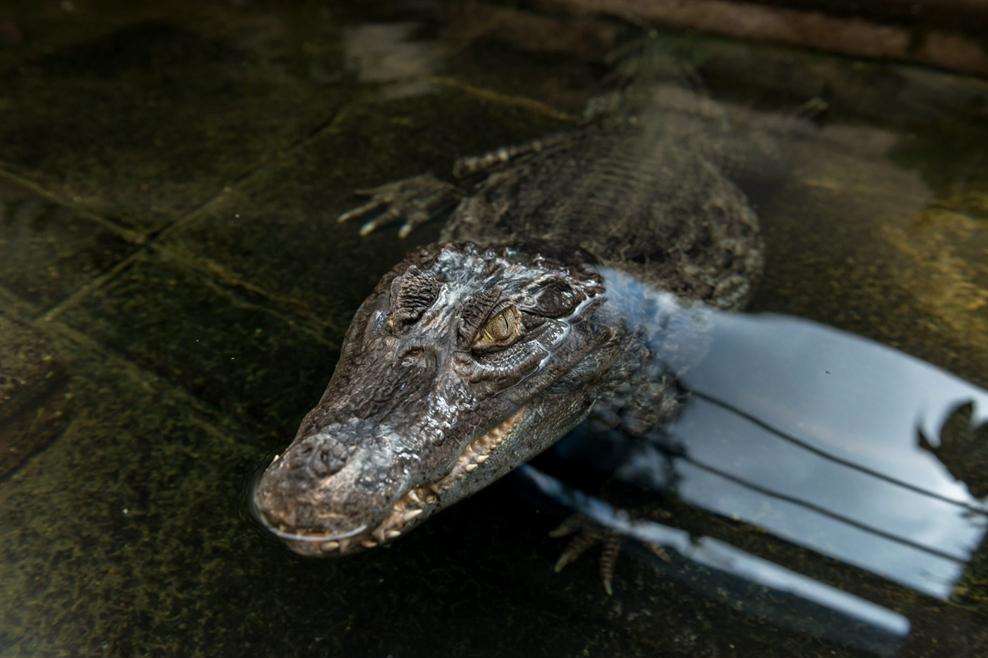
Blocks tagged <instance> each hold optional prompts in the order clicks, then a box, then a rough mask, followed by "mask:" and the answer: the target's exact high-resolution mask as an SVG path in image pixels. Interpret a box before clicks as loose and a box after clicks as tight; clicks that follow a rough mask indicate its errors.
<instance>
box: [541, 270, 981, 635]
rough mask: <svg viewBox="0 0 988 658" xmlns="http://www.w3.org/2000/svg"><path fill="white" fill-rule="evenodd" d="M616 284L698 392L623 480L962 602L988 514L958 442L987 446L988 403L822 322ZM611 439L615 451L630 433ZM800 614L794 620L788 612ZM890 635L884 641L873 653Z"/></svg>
mask: <svg viewBox="0 0 988 658" xmlns="http://www.w3.org/2000/svg"><path fill="white" fill-rule="evenodd" d="M604 276H605V279H606V281H607V284H608V290H609V293H610V295H611V299H612V302H613V303H615V304H617V305H618V306H619V307H621V308H622V311H623V312H624V313H625V315H626V317H628V318H629V319H630V320H631V322H633V323H635V324H638V325H640V326H643V327H646V330H645V331H646V333H647V334H649V341H650V343H651V344H652V346H653V347H654V352H655V358H656V360H657V362H658V363H657V365H656V368H657V369H660V370H664V369H671V370H673V371H675V372H676V373H677V374H678V375H679V378H680V380H681V381H682V382H683V384H684V385H685V386H686V387H687V388H688V389H689V390H690V391H691V396H690V399H689V401H688V402H687V403H686V404H685V406H684V408H683V410H682V413H681V414H680V415H679V416H678V418H677V419H676V420H675V422H673V423H672V424H671V425H669V426H666V427H664V428H661V429H658V430H653V431H652V432H651V433H649V434H648V435H647V437H646V440H645V441H642V440H641V438H640V437H635V438H632V437H625V439H626V440H627V441H628V442H629V444H630V445H631V448H630V449H629V450H628V452H627V455H628V456H627V457H626V459H625V460H624V463H622V464H621V465H620V466H619V467H618V468H617V469H616V475H617V477H618V478H619V479H623V480H626V481H629V482H634V483H636V484H638V485H644V486H646V487H648V488H651V489H653V490H666V491H672V492H674V493H675V494H676V495H677V496H678V497H679V498H680V499H681V500H683V501H684V502H687V503H689V504H691V505H695V506H697V507H700V508H703V509H705V510H708V511H711V512H714V513H716V514H720V515H723V516H726V517H729V518H731V519H734V520H737V521H742V522H745V523H748V524H751V525H753V526H756V527H758V528H761V529H762V530H764V531H766V532H768V533H771V534H772V535H775V536H776V537H778V538H781V539H784V540H786V541H789V542H792V543H794V544H797V545H799V546H802V547H805V548H807V549H810V550H812V551H815V552H817V553H819V554H822V555H825V556H827V557H830V558H833V559H836V560H839V561H841V562H843V563H846V564H850V565H853V566H855V567H859V568H861V569H864V570H866V571H869V572H871V573H874V574H876V575H878V576H881V577H883V578H886V579H888V580H891V581H893V582H896V583H898V584H901V585H904V586H907V587H909V588H912V589H914V590H916V591H919V592H922V593H924V594H927V595H930V596H934V597H937V598H940V599H947V598H948V597H949V595H950V593H951V591H952V588H953V586H954V585H955V583H956V582H957V581H958V579H959V578H960V576H961V575H962V574H963V573H964V570H965V567H966V566H967V565H968V562H969V561H970V559H971V558H972V556H973V555H974V553H975V551H976V550H977V548H978V546H979V544H980V543H981V541H982V539H983V538H984V535H985V532H986V529H988V505H986V501H984V500H979V499H977V498H975V497H974V496H973V495H972V494H971V493H970V492H971V491H978V490H979V489H978V487H979V486H981V485H980V484H979V483H976V482H974V481H972V482H968V483H965V482H964V481H961V480H959V479H957V477H955V476H956V475H957V474H959V473H962V472H963V473H967V474H970V475H969V476H968V477H969V478H971V479H976V478H978V477H979V476H980V477H984V475H983V474H982V473H980V472H978V471H977V470H971V469H970V468H965V464H966V461H970V460H969V459H968V460H965V456H966V455H965V454H964V452H963V451H962V450H958V449H957V448H956V447H954V448H953V449H952V450H949V451H948V450H946V449H945V448H947V447H949V446H948V444H947V443H946V442H947V441H956V440H955V439H951V438H950V437H951V436H953V435H954V434H957V433H959V434H960V435H961V436H963V437H967V438H968V439H969V440H968V442H967V443H957V444H956V445H961V446H965V445H969V446H973V440H975V439H976V438H977V436H978V435H980V433H981V430H983V429H984V428H983V427H982V428H981V430H978V429H976V427H977V425H978V424H980V423H983V422H984V419H985V415H986V414H988V392H986V391H984V390H983V389H981V388H978V387H976V386H974V385H972V384H969V383H967V382H965V381H963V380H961V379H959V378H957V377H955V376H953V375H951V374H949V373H947V372H944V371H943V370H940V369H938V368H935V367H933V366H931V365H930V364H928V363H925V362H923V361H921V360H919V359H916V358H913V357H911V356H908V355H906V354H903V353H901V352H898V351H896V350H894V349H891V348H888V347H885V346H882V345H880V344H878V343H874V342H872V341H869V340H866V339H863V338H860V337H858V336H854V335H852V334H848V333H846V332H842V331H838V330H835V329H831V328H828V327H825V326H822V325H819V324H816V323H813V322H809V321H806V320H801V319H797V318H792V317H785V316H779V315H771V314H761V315H743V314H731V313H725V312H720V311H715V310H712V309H708V308H701V307H696V306H682V305H679V304H678V303H677V302H676V301H675V299H674V298H673V297H672V296H671V295H668V294H667V293H661V292H657V291H653V290H648V289H646V288H645V287H644V286H643V285H642V284H640V283H639V282H637V281H635V280H634V279H632V278H631V277H629V276H628V275H626V274H623V273H621V272H617V271H613V270H605V271H604ZM698 336H699V337H700V339H699V340H697V339H696V338H697V337H698ZM691 337H692V339H691ZM948 428H952V429H953V434H952V433H950V432H947V429H948ZM584 429H586V428H584ZM607 432H608V434H609V435H610V438H612V439H613V438H614V435H615V434H616V433H617V430H607ZM931 437H939V439H934V438H931ZM971 437H973V439H972V438H971ZM584 438H586V437H584ZM942 442H943V443H942ZM592 443H593V441H592V440H590V441H588V442H587V444H588V445H592ZM941 448H943V449H941ZM590 449H591V450H593V448H592V447H591V448H590ZM561 450H562V451H564V452H565V451H574V450H579V447H575V448H574V447H573V446H572V445H570V446H568V447H567V446H566V445H564V446H563V447H562V448H561ZM937 455H940V456H941V457H942V458H943V459H947V457H946V455H950V456H951V459H952V461H951V462H949V463H946V464H945V463H942V462H941V461H940V460H939V459H938V458H937ZM525 472H526V474H527V475H528V477H529V478H530V479H532V480H533V481H534V482H535V483H536V484H537V485H538V486H539V488H540V489H541V490H542V491H543V492H545V493H548V494H550V495H551V496H553V497H554V498H557V499H561V500H563V501H564V502H567V503H568V504H570V505H572V506H574V507H575V508H576V509H578V510H579V511H581V512H582V513H584V514H586V515H587V516H590V517H591V518H593V519H595V520H597V521H598V522H600V523H602V524H604V525H607V526H609V527H611V528H613V529H615V530H616V531H618V532H620V533H623V534H627V535H630V536H633V537H635V538H637V539H640V540H643V541H651V542H656V543H659V544H662V545H665V546H669V547H672V548H675V549H676V550H677V551H678V552H679V553H680V555H681V556H682V557H683V558H686V559H687V560H690V561H692V562H694V563H698V564H700V565H704V566H705V567H708V568H713V569H716V570H719V571H721V572H724V573H726V574H729V575H730V577H731V578H740V579H742V580H747V581H751V582H753V583H757V584H760V585H763V586H766V587H769V588H770V589H773V590H777V591H778V592H780V593H783V594H784V596H785V597H792V596H795V597H798V598H801V599H804V600H805V601H806V602H809V603H812V604H814V605H817V606H822V607H824V608H827V609H829V610H830V611H831V612H835V613H838V614H840V615H844V616H849V617H852V618H854V619H857V620H858V622H859V623H863V624H866V625H867V626H868V627H869V628H870V629H871V630H870V631H869V633H870V634H871V635H868V634H865V635H860V634H859V637H858V639H857V640H855V643H856V644H858V645H859V646H861V647H862V648H869V649H872V650H877V648H879V647H881V648H882V650H883V651H885V650H887V649H888V647H889V646H892V645H889V643H888V642H887V639H888V638H887V636H902V635H904V634H905V633H906V632H907V631H908V623H907V622H906V620H905V619H904V618H902V617H900V616H899V615H897V614H894V613H892V612H890V611H887V610H885V609H883V608H880V607H878V606H875V605H873V604H871V603H869V602H866V601H864V600H861V599H859V598H857V597H854V596H851V595H848V594H845V593H843V592H839V591H837V590H834V589H833V588H830V587H829V586H826V585H823V584H821V583H818V582H815V581H813V580H812V579H808V578H806V577H805V576H801V575H799V574H796V573H794V572H792V571H790V570H789V569H786V568H783V567H781V566H779V565H777V564H772V563H770V562H766V561H764V560H761V559H760V558H755V557H753V556H751V555H748V554H746V553H744V552H743V551H739V550H738V549H736V548H733V547H731V546H727V545H725V544H723V543H722V542H719V541H717V540H713V539H711V538H707V537H701V538H699V539H698V540H695V541H694V540H691V539H690V538H689V537H688V535H687V533H685V532H684V531H681V530H676V529H672V528H668V527H665V526H662V525H660V524H656V523H652V522H647V521H639V520H635V521H631V520H629V518H628V515H627V514H626V513H623V512H619V511H615V510H614V509H613V508H611V507H610V506H609V505H607V504H606V503H603V502H602V501H600V500H596V499H593V498H589V497H587V496H586V495H583V494H581V493H580V492H576V491H573V490H569V489H567V488H566V487H565V486H564V485H563V484H561V483H560V482H558V481H555V480H553V479H552V478H550V477H549V476H547V475H546V474H544V473H540V472H539V471H537V470H535V469H533V468H528V469H527V470H526V471H525ZM694 567H695V565H694ZM692 582H696V581H695V579H693V580H692ZM783 594H780V595H783ZM785 607H786V605H785V604H783V603H779V606H778V608H779V609H778V610H777V611H776V612H777V613H778V614H781V613H782V610H783V609H784V608H785ZM778 614H776V615H775V616H778ZM804 630H805V629H804ZM876 633H877V636H875V637H878V636H881V637H885V638H886V639H884V640H881V641H877V642H876V643H872V642H871V641H870V640H867V641H866V640H863V639H861V638H863V637H865V636H868V637H871V636H873V635H875V634H876ZM861 642H863V644H860V643H861Z"/></svg>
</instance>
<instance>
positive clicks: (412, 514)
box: [402, 508, 424, 522]
mask: <svg viewBox="0 0 988 658" xmlns="http://www.w3.org/2000/svg"><path fill="white" fill-rule="evenodd" d="M423 511H424V510H422V509H421V508H420V509H410V510H408V511H407V512H405V515H404V516H403V517H402V518H403V519H404V520H405V521H406V522H407V521H411V520H412V519H414V518H415V517H416V516H418V515H419V514H421V513H422V512H423Z"/></svg>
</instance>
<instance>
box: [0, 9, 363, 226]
mask: <svg viewBox="0 0 988 658" xmlns="http://www.w3.org/2000/svg"><path fill="white" fill-rule="evenodd" d="M188 9H189V10H188V11H185V12H171V13H168V12H162V11H157V10H156V9H155V7H154V6H147V7H145V8H143V9H139V8H130V9H126V10H123V11H121V12H120V13H121V15H120V16H116V17H115V20H113V21H110V20H108V19H105V18H102V17H101V13H100V9H99V8H97V7H93V6H91V5H90V4H89V3H85V4H80V6H79V7H78V8H77V11H75V12H74V13H72V15H70V16H65V17H61V18H51V17H48V18H45V17H42V18H38V19H36V21H34V19H24V25H23V26H22V27H20V28H19V29H20V30H21V32H22V33H23V35H22V38H21V40H20V41H19V42H18V43H16V44H14V45H13V46H12V47H11V50H13V51H14V52H13V53H10V54H6V57H5V58H0V165H2V166H4V167H7V168H10V169H12V170H15V171H16V172H18V173H19V174H20V175H23V176H25V177H27V178H29V179H31V180H32V181H34V182H36V183H38V184H40V185H42V186H44V187H45V188H46V189H49V190H51V191H53V192H55V193H57V194H59V195H61V196H63V197H65V198H67V199H71V200H72V201H73V202H74V203H78V204H80V205H82V206H84V207H85V208H87V209H89V210H91V211H93V212H96V213H98V214H100V215H102V216H105V217H108V218H111V219H113V220H114V221H117V222H119V223H120V224H122V225H125V226H128V227H134V228H138V229H140V230H142V231H146V232H151V231H153V230H155V229H157V228H160V227H161V226H164V225H166V224H168V223H169V222H170V221H173V220H174V218H175V217H177V216H179V215H182V214H184V213H187V212H189V211H190V210H192V209H193V208H196V207H198V206H199V205H201V204H202V203H204V202H205V201H207V200H208V199H210V198H212V197H213V196H215V195H216V194H217V193H218V192H219V191H220V190H221V189H222V188H223V186H224V185H226V184H228V183H230V182H232V181H234V180H235V179H236V178H237V177H238V176H241V175H243V174H244V173H245V172H248V171H250V170H252V169H253V168H254V167H256V166H257V165H258V163H259V162H261V161H263V160H264V159H265V158H267V157H270V156H271V155H273V153H274V152H276V151H277V150H278V149H282V148H285V147H287V146H289V145H291V144H293V143H295V142H296V141H299V140H301V139H303V138H305V137H306V136H307V135H309V134H310V133H311V131H313V130H314V129H315V128H317V127H318V126H319V125H321V124H323V123H324V122H325V121H327V120H328V119H329V118H330V117H332V116H333V114H334V113H335V112H336V110H337V108H338V107H339V106H340V105H341V104H342V103H343V102H344V100H345V99H346V97H347V93H346V92H345V91H344V89H345V88H346V84H344V83H345V78H346V76H345V75H343V74H342V68H341V64H342V60H341V53H340V49H339V39H338V37H337V30H338V24H337V23H336V21H335V20H334V18H333V16H332V15H331V14H330V13H329V11H328V10H325V9H323V10H318V11H316V12H315V13H314V14H311V13H310V15H308V16H306V15H304V14H303V15H300V14H295V13H293V12H292V11H285V12H282V13H276V12H268V11H266V10H265V9H264V8H262V7H255V6H254V5H250V6H246V5H244V6H238V5H236V4H234V3H225V4H222V5H216V6H202V7H192V6H190V7H189V8H188ZM32 21H34V22H32ZM66 22H71V23H72V24H73V25H74V30H73V29H71V28H68V27H66V26H65V25H64V23H66ZM49 25H52V27H51V28H50V29H51V30H52V31H54V32H55V33H56V34H57V35H58V36H57V37H49V36H47V35H46V31H47V30H48V29H49V27H48V26H49ZM4 62H6V66H3V63H4Z"/></svg>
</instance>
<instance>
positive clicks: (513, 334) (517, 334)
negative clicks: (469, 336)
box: [473, 306, 524, 352]
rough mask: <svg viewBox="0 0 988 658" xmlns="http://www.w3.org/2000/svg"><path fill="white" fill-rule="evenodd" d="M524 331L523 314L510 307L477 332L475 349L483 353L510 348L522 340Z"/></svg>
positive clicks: (474, 341) (474, 343)
mask: <svg viewBox="0 0 988 658" xmlns="http://www.w3.org/2000/svg"><path fill="white" fill-rule="evenodd" d="M523 331H524V325H522V321H521V313H520V312H519V311H518V309H517V308H515V307H514V306H509V307H507V308H506V309H504V310H503V311H500V312H499V313H497V314H496V315H494V316H493V317H491V318H490V319H489V320H488V321H487V322H486V323H485V324H484V326H483V328H481V330H480V331H479V332H477V337H476V338H474V340H473V349H474V350H477V351H481V352H483V351H488V350H495V349H500V348H504V347H508V346H509V345H511V344H512V343H514V342H515V341H516V340H518V339H519V338H521V335H522V333H523Z"/></svg>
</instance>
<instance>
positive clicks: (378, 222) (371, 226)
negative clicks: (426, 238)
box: [336, 175, 461, 238]
mask: <svg viewBox="0 0 988 658" xmlns="http://www.w3.org/2000/svg"><path fill="white" fill-rule="evenodd" d="M356 193H357V194H358V195H360V196H366V197H370V200H369V201H368V202H366V203H363V204H361V205H359V206H357V207H356V208H353V209H351V210H348V211H346V212H344V213H342V214H341V215H340V216H339V217H337V218H336V221H337V222H339V223H344V222H348V221H350V220H353V219H363V218H367V217H369V216H372V215H374V214H375V213H380V214H377V216H374V217H371V218H370V219H368V220H367V221H365V222H364V223H363V224H362V225H361V227H360V235H361V236H367V235H369V234H371V233H373V232H374V231H376V230H377V229H379V228H381V227H382V226H385V225H387V224H391V223H394V222H397V221H398V220H400V219H402V218H404V220H405V222H404V224H402V226H401V228H400V229H399V230H398V237H400V238H404V237H407V236H408V235H409V234H410V233H411V232H412V231H413V230H414V229H415V228H416V227H417V226H419V225H421V224H425V223H426V222H428V221H429V220H430V219H431V218H432V217H433V216H435V215H437V214H439V213H442V212H444V211H446V210H448V209H449V208H451V207H452V206H453V205H455V204H456V203H457V202H458V201H459V199H460V196H461V193H460V191H459V190H458V189H457V188H456V187H455V186H453V185H450V184H449V183H445V182H443V181H441V180H438V179H436V178H434V177H432V176H428V175H426V176H415V177H414V178H408V179H405V180H400V181H397V182H394V183H388V184H387V185H381V186H380V187H375V188H371V189H364V190H358V191H357V192H356Z"/></svg>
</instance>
